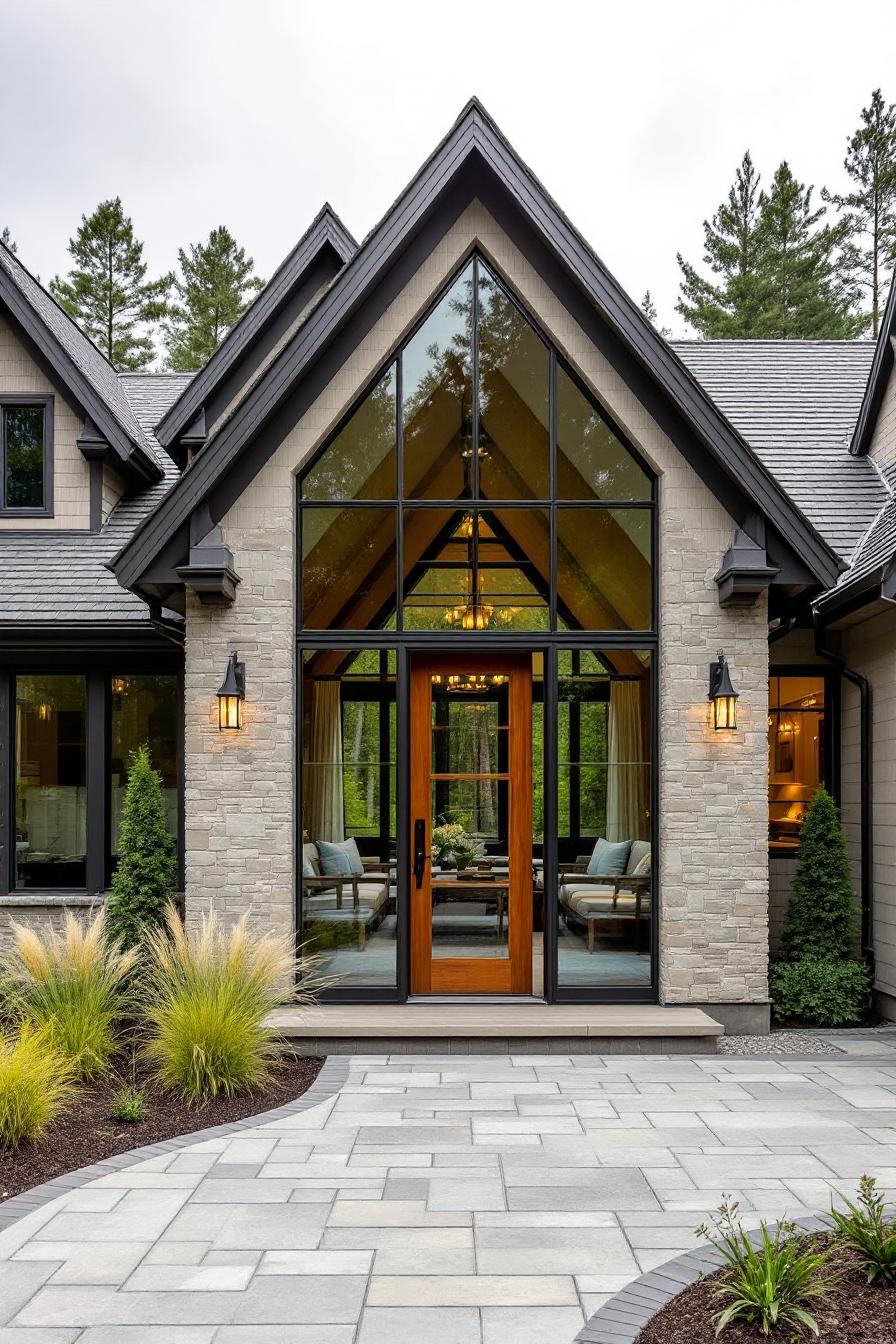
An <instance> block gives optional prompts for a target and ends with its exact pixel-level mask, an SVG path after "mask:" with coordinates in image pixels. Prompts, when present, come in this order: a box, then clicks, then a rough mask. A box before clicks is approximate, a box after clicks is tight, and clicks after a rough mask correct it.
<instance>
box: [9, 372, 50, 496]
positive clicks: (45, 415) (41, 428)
mask: <svg viewBox="0 0 896 1344" xmlns="http://www.w3.org/2000/svg"><path fill="white" fill-rule="evenodd" d="M52 423H53V416H52V398H50V397H41V396H37V397H29V396H14V397H13V396H9V395H4V396H3V397H2V399H0V513H3V514H14V515H20V516H23V517H28V516H37V517H46V516H47V515H49V514H51V513H52V511H53V500H52V471H51V466H50V463H51V456H52V442H53V435H52Z"/></svg>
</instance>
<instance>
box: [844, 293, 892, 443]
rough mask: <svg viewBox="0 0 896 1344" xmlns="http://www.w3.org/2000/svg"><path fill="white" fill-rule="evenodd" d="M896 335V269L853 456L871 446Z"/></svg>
mask: <svg viewBox="0 0 896 1344" xmlns="http://www.w3.org/2000/svg"><path fill="white" fill-rule="evenodd" d="M894 337H896V272H894V273H893V280H892V282H891V284H890V293H889V296H888V298H887V306H886V308H885V309H884V316H883V320H882V322H881V324H880V332H879V333H878V338H877V348H876V349H875V351H874V359H873V361H872V363H871V369H870V371H869V373H868V382H867V384H866V386H865V395H864V397H863V398H862V405H861V407H860V409H859V418H858V419H857V420H856V427H855V429H854V430H853V435H852V441H851V443H850V445H849V451H850V452H851V453H852V455H853V456H854V457H864V455H865V454H866V453H867V452H868V449H869V448H870V446H871V439H872V437H873V435H874V427H875V424H876V423H877V416H878V412H879V411H880V404H881V401H882V400H883V395H884V391H885V389H886V386H887V379H888V378H889V376H890V374H891V373H892V370H893V364H894V353H893V339H894Z"/></svg>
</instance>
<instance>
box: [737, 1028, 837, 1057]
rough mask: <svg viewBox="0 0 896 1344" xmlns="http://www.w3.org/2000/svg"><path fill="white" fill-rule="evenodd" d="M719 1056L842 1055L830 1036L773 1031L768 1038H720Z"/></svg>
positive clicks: (804, 1032)
mask: <svg viewBox="0 0 896 1344" xmlns="http://www.w3.org/2000/svg"><path fill="white" fill-rule="evenodd" d="M719 1054H720V1055H842V1054H844V1051H843V1050H842V1049H841V1048H840V1046H839V1045H835V1043H834V1042H833V1041H832V1040H831V1038H830V1036H816V1035H815V1033H814V1032H811V1031H773V1032H771V1034H770V1035H768V1036H721V1037H720V1038H719Z"/></svg>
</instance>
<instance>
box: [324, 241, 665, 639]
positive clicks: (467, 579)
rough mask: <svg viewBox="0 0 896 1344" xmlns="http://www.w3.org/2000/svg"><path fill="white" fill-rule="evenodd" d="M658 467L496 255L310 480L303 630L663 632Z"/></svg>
mask: <svg viewBox="0 0 896 1344" xmlns="http://www.w3.org/2000/svg"><path fill="white" fill-rule="evenodd" d="M654 510H655V505H654V484H653V479H652V476H651V475H650V474H649V472H648V469H647V468H646V466H645V465H644V464H643V463H642V461H641V460H640V458H639V457H638V455H637V453H636V452H635V450H634V449H633V448H632V447H631V446H630V445H628V444H627V443H626V442H625V441H624V439H623V438H622V435H621V434H620V432H619V430H618V429H617V428H616V427H615V425H614V424H613V423H612V421H611V419H610V417H609V416H608V414H607V412H606V411H605V410H604V408H603V407H602V406H601V405H599V403H598V402H597V401H596V399H595V398H594V397H592V396H591V395H590V394H589V393H588V392H587V391H586V390H585V388H584V387H583V386H582V384H581V383H580V382H579V381H578V379H577V378H576V377H575V375H574V374H573V372H572V371H571V370H570V369H569V368H567V367H566V365H565V364H564V363H563V361H562V359H561V358H560V356H559V355H558V353H557V352H556V350H554V349H553V348H552V347H551V345H550V344H549V343H548V342H547V341H546V340H545V338H544V337H543V335H542V334H541V333H540V331H539V330H538V329H537V328H536V326H535V324H534V323H533V322H532V321H531V319H530V318H529V317H528V316H527V315H526V314H525V313H524V312H523V311H522V309H521V308H520V307H519V306H518V304H517V303H516V301H515V299H513V298H512V297H511V295H510V294H509V293H508V291H507V290H506V289H505V287H504V286H503V285H502V284H501V282H500V281H499V280H498V279H497V277H496V276H495V274H494V272H493V271H492V269H490V267H489V266H488V265H487V264H486V262H485V261H483V260H482V258H481V257H478V256H475V257H473V258H472V259H471V260H470V261H469V262H468V263H467V264H466V265H465V266H464V267H463V269H462V270H461V271H460V273H459V274H458V275H457V276H456V277H455V278H454V279H453V280H452V281H451V283H450V284H449V285H448V287H447V289H446V290H445V292H444V293H443V294H442V296H441V298H440V299H439V300H438V302H437V303H436V304H435V306H434V307H433V309H432V310H431V312H430V313H429V315H428V316H427V317H426V318H425V320H424V321H423V322H422V323H421V325H420V326H419V327H418V328H417V330H416V331H415V332H414V333H413V334H412V335H411V336H410V338H409V339H408V340H407V341H406V343H405V344H404V346H403V347H402V349H401V351H400V352H399V353H398V355H397V356H396V358H395V359H394V360H393V361H392V362H391V363H390V364H389V365H388V367H387V368H385V369H384V370H382V371H381V372H380V373H379V375H378V376H377V378H376V380H375V381H374V383H373V384H372V386H371V387H370V388H369V389H368V391H367V392H366V393H365V395H364V396H363V397H362V398H361V400H360V401H359V402H358V403H357V404H356V405H355V407H354V408H353V409H352V411H351V412H350V413H349V415H348V416H347V417H346V419H345V420H344V422H343V423H342V425H341V426H340V427H339V428H338V429H337V431H336V433H335V434H334V435H333V436H332V437H331V439H330V440H329V442H328V443H327V444H326V445H325V447H324V449H323V450H322V452H321V453H320V454H319V455H318V456H317V458H316V460H315V461H314V462H313V463H312V465H311V466H310V467H309V468H308V469H307V470H306V471H305V472H304V474H303V476H302V478H301V482H300V510H299V512H300V528H301V554H302V569H301V610H302V620H301V623H302V626H303V628H304V629H306V630H328V629H336V630H373V629H393V630H399V631H401V630H408V631H420V630H426V631H444V632H451V631H456V632H467V633H469V632H471V631H480V630H484V631H494V632H513V631H519V632H526V631H545V632H548V631H576V630H588V631H591V630H594V631H631V632H636V631H650V630H651V629H652V628H653V625H654V611H653V548H654Z"/></svg>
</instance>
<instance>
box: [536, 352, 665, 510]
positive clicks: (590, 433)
mask: <svg viewBox="0 0 896 1344" xmlns="http://www.w3.org/2000/svg"><path fill="white" fill-rule="evenodd" d="M557 498H558V499H609V500H615V499H638V500H648V499H650V498H651V484H650V479H649V477H648V476H647V475H646V474H645V472H644V471H643V470H642V469H641V467H640V466H639V464H638V462H637V461H636V460H635V458H634V457H633V456H632V454H631V453H630V452H629V450H628V449H627V448H626V447H625V445H624V444H623V443H621V442H620V440H619V439H618V438H617V437H616V435H615V434H614V433H613V431H612V429H611V428H610V426H609V425H608V424H607V422H606V420H605V419H604V418H603V416H602V415H601V413H600V411H599V410H598V409H597V407H596V405H595V404H594V403H593V402H592V401H591V400H590V399H589V398H587V397H586V396H585V395H584V394H583V393H582V392H581V390H580V389H579V387H578V386H577V384H576V383H574V382H573V380H572V378H570V376H569V374H568V373H567V372H566V371H565V370H564V369H563V368H562V367H561V366H559V365H558V367H557Z"/></svg>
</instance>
